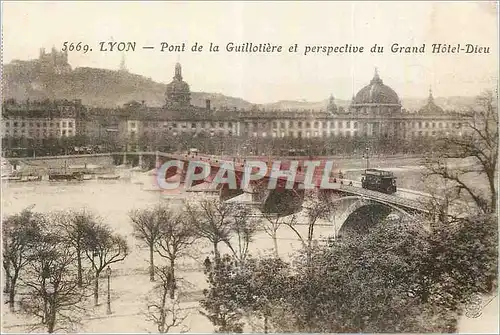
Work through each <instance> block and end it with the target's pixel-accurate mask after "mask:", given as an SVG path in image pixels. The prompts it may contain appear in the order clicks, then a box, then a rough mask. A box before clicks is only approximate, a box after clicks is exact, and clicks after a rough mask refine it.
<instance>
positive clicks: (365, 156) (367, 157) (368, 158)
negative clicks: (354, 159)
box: [363, 148, 370, 173]
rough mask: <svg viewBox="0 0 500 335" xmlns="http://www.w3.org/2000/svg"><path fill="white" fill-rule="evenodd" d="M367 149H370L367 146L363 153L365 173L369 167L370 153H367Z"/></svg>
mask: <svg viewBox="0 0 500 335" xmlns="http://www.w3.org/2000/svg"><path fill="white" fill-rule="evenodd" d="M369 151H370V149H369V148H366V149H365V153H364V154H363V158H364V159H366V169H365V173H366V170H368V169H369V167H370V155H369Z"/></svg>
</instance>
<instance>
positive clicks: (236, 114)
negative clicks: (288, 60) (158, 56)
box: [122, 63, 465, 143]
mask: <svg viewBox="0 0 500 335" xmlns="http://www.w3.org/2000/svg"><path fill="white" fill-rule="evenodd" d="M165 95H166V99H165V106H164V107H163V108H148V107H147V106H145V105H144V104H139V105H136V106H133V105H129V106H127V107H126V108H127V109H128V114H127V116H126V117H125V118H124V119H123V120H122V122H123V123H125V126H124V127H123V128H124V129H127V133H126V134H125V136H124V137H123V140H127V141H129V142H130V143H134V142H137V140H138V139H139V138H141V137H142V136H157V135H158V134H160V133H167V134H170V135H174V136H175V135H178V134H181V133H193V134H196V133H202V132H204V133H206V134H210V135H215V134H226V135H230V136H244V137H293V138H314V137H322V138H326V137H332V138H335V137H339V136H342V137H355V136H368V137H372V136H376V137H395V138H405V139H410V138H414V137H419V136H447V135H450V134H451V133H454V134H461V133H462V132H463V131H464V129H465V127H463V124H462V122H463V118H462V116H461V115H460V114H458V113H453V112H445V111H443V109H442V108H440V107H439V106H437V105H436V104H435V103H434V99H433V96H432V93H430V95H429V100H428V103H427V104H426V105H425V106H423V107H422V108H421V109H420V110H419V111H418V112H413V113H410V112H407V111H405V110H404V109H403V108H402V105H401V100H400V99H399V96H398V94H397V93H396V92H395V91H394V90H393V89H392V88H390V87H389V86H387V85H385V84H384V83H383V81H382V79H381V78H380V75H379V74H378V72H377V71H375V75H374V77H373V79H372V80H371V81H370V83H369V84H368V85H367V86H365V87H363V88H362V89H361V90H359V91H358V92H357V94H356V95H355V96H354V97H353V99H352V102H351V105H350V106H349V108H348V109H347V110H344V109H342V108H339V107H337V105H336V104H335V100H334V98H333V95H332V96H330V99H329V101H328V105H327V106H326V109H325V110H320V111H315V110H259V109H257V108H253V109H251V110H236V109H229V108H220V109H215V108H212V107H211V106H210V100H207V101H206V107H205V108H200V107H195V106H192V105H190V90H189V85H188V84H187V83H186V82H184V81H183V80H182V69H181V65H180V64H179V63H177V64H176V65H175V75H174V78H173V81H172V82H171V83H170V84H168V85H167V90H166V93H165ZM155 134H156V135H155Z"/></svg>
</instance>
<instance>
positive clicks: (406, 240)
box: [201, 216, 498, 333]
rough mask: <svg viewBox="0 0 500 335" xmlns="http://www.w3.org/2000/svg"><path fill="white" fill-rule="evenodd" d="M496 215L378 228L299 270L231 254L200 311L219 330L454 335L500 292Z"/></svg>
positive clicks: (314, 255)
mask: <svg viewBox="0 0 500 335" xmlns="http://www.w3.org/2000/svg"><path fill="white" fill-rule="evenodd" d="M497 243H498V241H497V227H496V218H495V217H489V216H483V217H474V218H468V219H461V220H458V221H443V222H442V223H439V224H435V225H432V227H431V230H426V229H424V227H423V226H422V225H421V224H415V223H412V222H406V221H405V220H401V221H398V220H390V221H385V222H383V223H380V224H379V225H377V226H375V227H374V228H372V229H371V230H370V231H369V233H367V234H364V235H356V234H349V235H346V236H343V237H342V238H341V239H337V240H335V241H333V242H332V243H331V244H330V245H328V246H314V245H313V246H312V247H310V246H308V245H307V244H305V243H304V249H303V250H302V251H301V253H299V255H298V256H297V257H295V259H294V261H293V263H292V264H293V267H292V268H291V267H290V266H289V265H287V264H286V263H283V262H282V261H281V260H279V259H275V258H259V259H254V258H251V257H249V258H247V259H246V260H245V262H236V261H235V259H233V258H232V257H230V256H228V255H225V256H224V257H223V258H222V261H221V263H220V264H216V265H215V266H214V269H213V271H211V272H209V273H208V282H209V289H207V290H206V291H205V292H204V295H205V299H203V300H202V302H201V305H202V307H203V308H204V312H203V314H204V315H206V316H207V318H209V320H210V321H211V322H212V323H213V325H214V326H215V327H216V330H217V331H220V332H228V331H232V332H241V331H243V329H244V327H245V324H246V323H248V322H249V320H250V319H257V320H260V321H261V322H263V326H261V327H260V328H259V329H260V330H263V331H264V332H268V331H276V332H308V333H311V332H335V333H337V332H349V333H354V332H371V333H375V332H454V331H456V326H457V318H458V316H459V315H460V313H461V312H462V310H463V308H464V306H465V304H466V303H467V302H468V300H469V299H470V297H471V296H472V295H473V294H475V293H488V292H492V290H494V289H495V287H496V280H497V277H496V274H497V264H496V260H497V253H498V249H497Z"/></svg>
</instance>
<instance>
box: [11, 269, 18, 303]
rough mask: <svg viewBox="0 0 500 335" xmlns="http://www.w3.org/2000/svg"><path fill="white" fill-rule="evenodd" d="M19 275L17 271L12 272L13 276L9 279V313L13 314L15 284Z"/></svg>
mask: <svg viewBox="0 0 500 335" xmlns="http://www.w3.org/2000/svg"><path fill="white" fill-rule="evenodd" d="M18 275H19V272H18V271H15V272H14V276H12V277H11V279H10V287H9V288H10V290H9V309H10V311H11V312H14V303H15V301H16V300H15V299H16V283H17V277H18Z"/></svg>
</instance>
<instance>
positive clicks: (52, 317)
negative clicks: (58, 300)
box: [47, 304, 56, 334]
mask: <svg viewBox="0 0 500 335" xmlns="http://www.w3.org/2000/svg"><path fill="white" fill-rule="evenodd" d="M55 326H56V310H55V307H54V306H53V305H52V304H49V317H48V320H47V333H49V334H52V333H53V332H54V328H55Z"/></svg>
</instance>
